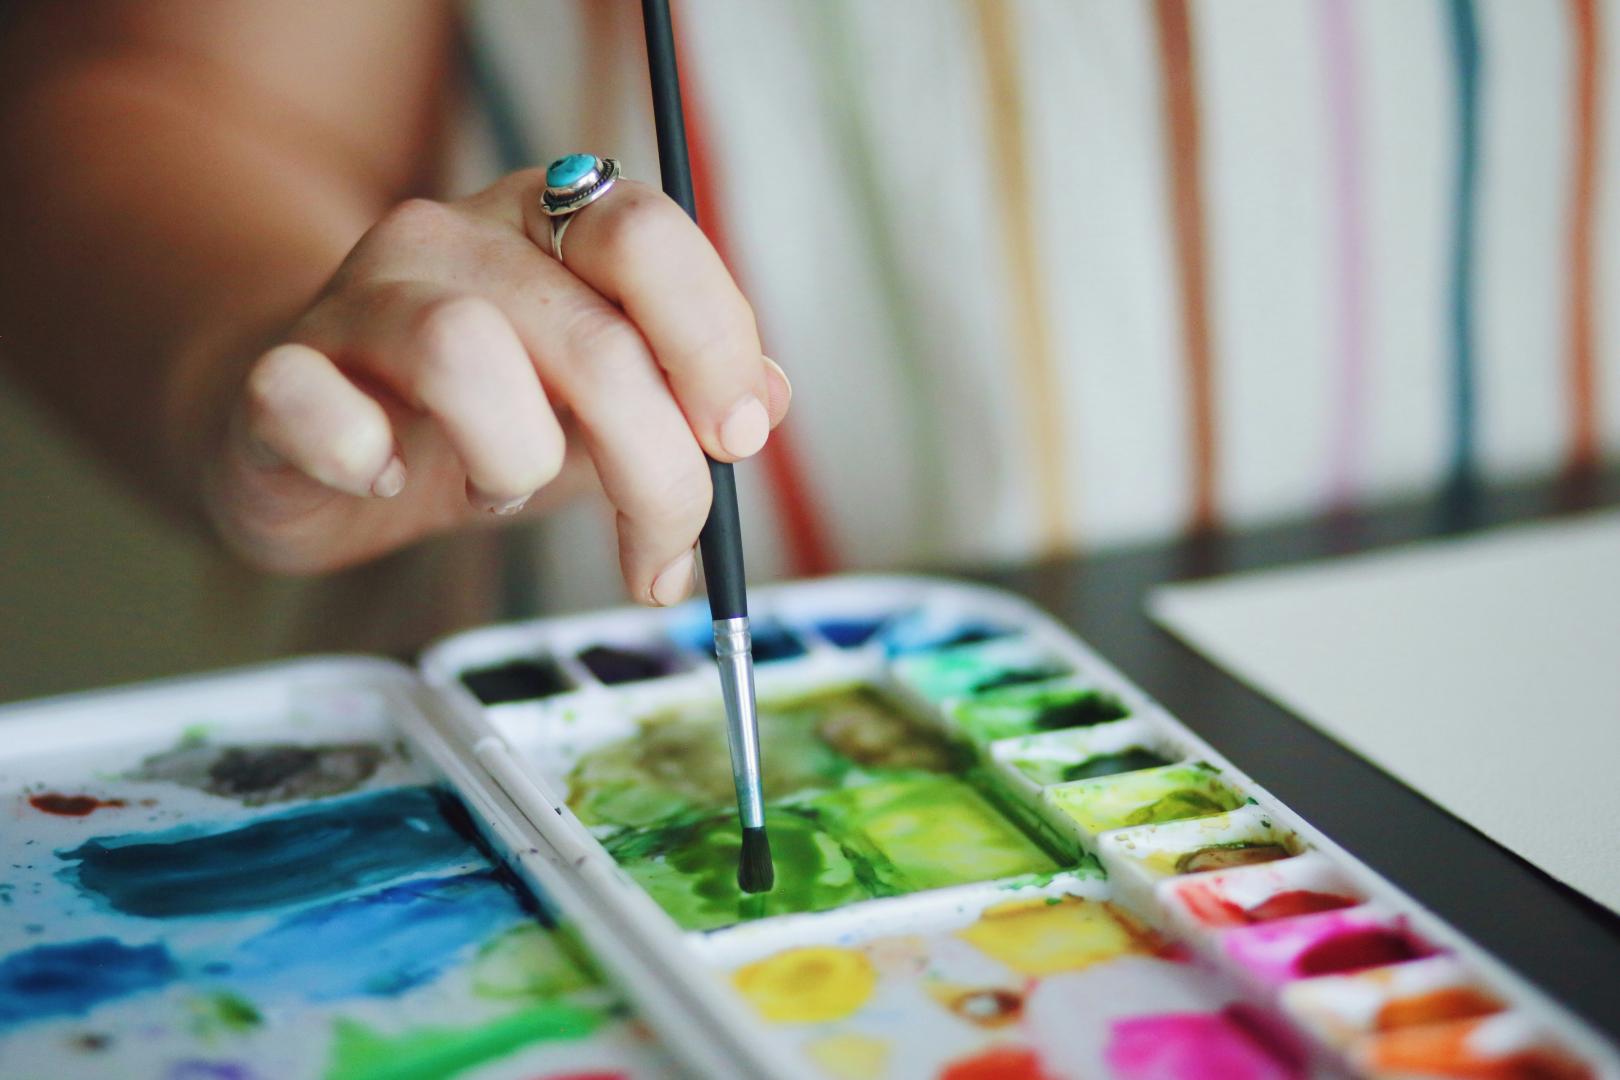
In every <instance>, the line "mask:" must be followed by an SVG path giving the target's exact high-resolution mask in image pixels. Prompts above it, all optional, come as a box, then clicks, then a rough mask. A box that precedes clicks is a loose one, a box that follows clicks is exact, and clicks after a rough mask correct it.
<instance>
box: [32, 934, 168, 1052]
mask: <svg viewBox="0 0 1620 1080" xmlns="http://www.w3.org/2000/svg"><path fill="white" fill-rule="evenodd" d="M178 974H179V967H178V966H177V965H176V964H175V962H174V957H172V956H171V955H169V950H168V949H166V948H164V947H163V946H162V945H125V944H123V943H122V942H120V941H117V940H115V939H113V938H110V937H99V938H87V939H85V940H83V941H70V942H66V943H63V944H60V945H36V946H35V947H34V948H32V949H25V950H23V951H22V952H19V953H12V954H11V955H10V956H8V957H6V958H5V959H3V960H0V1029H4V1028H6V1027H9V1026H12V1025H15V1024H19V1023H23V1022H26V1021H31V1020H43V1019H46V1018H48V1017H52V1016H83V1015H84V1014H85V1013H87V1012H89V1011H90V1010H91V1008H93V1007H94V1006H96V1005H99V1004H101V1003H102V1002H105V1001H113V1000H115V999H117V998H121V997H127V996H129V995H130V994H138V993H140V992H141V991H143V990H154V989H157V988H159V987H162V986H165V985H167V984H168V983H169V982H171V981H173V980H174V979H175V978H176V976H177V975H178Z"/></svg>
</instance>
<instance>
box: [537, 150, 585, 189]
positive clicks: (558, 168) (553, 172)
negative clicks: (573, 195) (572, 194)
mask: <svg viewBox="0 0 1620 1080" xmlns="http://www.w3.org/2000/svg"><path fill="white" fill-rule="evenodd" d="M594 168H596V157H595V156H594V155H592V154H569V155H568V156H567V157H560V158H558V159H557V160H556V161H553V162H552V163H551V164H550V166H548V167H547V168H546V184H547V186H549V187H568V186H569V185H571V184H577V183H579V182H580V181H581V180H583V179H584V178H585V177H586V176H587V175H588V174H589V173H590V171H591V170H592V169H594Z"/></svg>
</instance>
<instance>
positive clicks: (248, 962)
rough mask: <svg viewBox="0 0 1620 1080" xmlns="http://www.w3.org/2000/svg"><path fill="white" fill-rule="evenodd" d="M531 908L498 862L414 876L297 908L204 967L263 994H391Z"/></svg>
mask: <svg viewBox="0 0 1620 1080" xmlns="http://www.w3.org/2000/svg"><path fill="white" fill-rule="evenodd" d="M527 917H528V915H527V913H526V912H525V910H524V908H523V905H522V904H521V903H520V902H519V900H518V894H517V892H516V884H515V882H513V881H511V880H510V879H509V878H507V877H506V876H505V875H504V874H502V873H500V872H497V871H494V870H480V871H476V872H473V873H469V874H461V875H458V876H455V877H444V878H418V879H414V880H411V881H406V882H403V883H401V884H396V885H389V886H387V887H385V888H381V889H377V890H374V891H372V892H367V893H362V894H360V895H358V896H349V897H344V898H343V899H341V900H335V901H332V902H330V903H325V904H319V905H316V906H314V907H309V908H305V909H303V910H300V911H298V912H297V913H295V914H293V915H290V916H288V917H286V918H284V919H282V920H281V921H280V922H278V923H276V924H275V925H274V926H272V927H271V928H270V929H268V930H266V931H264V932H263V933H260V934H258V935H256V936H254V937H252V938H249V939H248V940H247V941H245V942H242V943H241V944H240V945H238V946H236V947H235V948H233V949H231V950H230V951H229V952H227V953H225V954H224V955H223V956H221V957H219V958H218V959H217V960H215V961H214V962H213V963H210V964H208V965H207V968H208V970H210V971H213V972H215V973H216V974H215V978H217V979H218V981H220V982H221V983H224V984H226V985H229V986H232V987H236V988H239V989H241V990H243V991H245V992H247V993H250V994H252V995H254V996H256V997H260V998H281V999H288V1000H300V1001H333V1000H339V999H344V998H352V997H386V996H394V995H397V994H401V993H404V992H405V991H407V990H410V989H412V988H414V987H417V986H422V985H424V984H425V983H428V982H430V981H432V980H433V979H434V978H436V977H438V976H439V975H440V974H441V973H442V972H443V971H444V970H445V969H446V968H448V967H449V966H450V965H451V964H452V963H454V962H457V961H458V960H460V959H461V958H462V956H463V955H464V954H465V953H466V951H467V950H469V949H472V948H474V947H475V946H477V945H478V944H479V943H481V942H485V941H488V940H489V939H491V938H492V937H494V936H495V935H497V934H499V933H501V932H503V931H505V930H506V929H508V928H510V927H512V926H514V925H516V924H518V923H520V922H521V921H522V920H524V919H526V918H527Z"/></svg>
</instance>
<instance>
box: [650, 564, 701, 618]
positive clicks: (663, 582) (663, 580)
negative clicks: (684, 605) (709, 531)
mask: <svg viewBox="0 0 1620 1080" xmlns="http://www.w3.org/2000/svg"><path fill="white" fill-rule="evenodd" d="M691 591H692V553H691V552H690V551H687V552H684V553H682V555H681V556H680V558H678V559H676V560H675V561H674V562H672V563H670V564H669V565H668V566H666V567H664V569H663V571H662V572H661V573H660V574H659V575H658V576H657V577H655V578H653V583H652V598H653V603H655V604H657V605H659V606H660V607H669V606H670V605H672V604H678V603H680V602H681V601H682V600H685V599H686V594H687V593H689V592H691Z"/></svg>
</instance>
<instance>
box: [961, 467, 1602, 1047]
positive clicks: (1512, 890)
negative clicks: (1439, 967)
mask: <svg viewBox="0 0 1620 1080" xmlns="http://www.w3.org/2000/svg"><path fill="white" fill-rule="evenodd" d="M1616 506H1620V470H1613V471H1608V472H1602V473H1597V474H1593V475H1588V476H1585V477H1581V478H1576V479H1568V478H1565V479H1558V480H1550V481H1546V482H1539V483H1528V484H1521V485H1517V486H1511V487H1475V486H1465V487H1458V488H1455V489H1452V490H1449V491H1447V492H1445V493H1443V494H1440V495H1438V496H1436V497H1434V498H1432V499H1422V500H1414V501H1410V502H1406V503H1402V504H1399V505H1392V506H1388V507H1384V508H1381V509H1374V510H1370V511H1368V512H1365V513H1357V514H1354V515H1339V516H1325V517H1323V518H1320V519H1316V520H1310V521H1301V522H1295V523H1291V524H1284V525H1278V526H1274V527H1268V528H1263V529H1256V530H1245V531H1243V532H1233V533H1229V534H1215V535H1209V536H1203V537H1197V538H1192V539H1188V540H1184V541H1179V542H1176V543H1169V544H1161V545H1155V546H1151V547H1142V548H1136V549H1131V550H1125V551H1120V552H1110V553H1107V554H1102V555H1096V556H1087V557H1081V558H1076V559H1065V560H1061V561H1054V562H1050V563H1042V564H1036V565H1029V566H1021V567H1017V568H1008V569H992V570H985V571H981V572H978V573H974V574H971V575H970V576H973V577H977V578H979V579H981V580H984V581H986V582H989V583H991V584H994V585H999V586H1001V587H1003V588H1007V589H1011V590H1013V591H1014V592H1018V593H1021V594H1023V595H1024V596H1026V597H1028V598H1030V599H1031V600H1033V601H1034V602H1035V603H1037V604H1039V605H1040V606H1041V607H1043V608H1045V609H1046V610H1048V611H1050V612H1052V613H1053V614H1054V615H1056V616H1057V617H1058V618H1060V619H1062V620H1063V621H1064V622H1065V623H1067V624H1068V625H1069V626H1070V627H1072V628H1073V629H1074V630H1075V631H1076V632H1077V633H1078V634H1079V635H1080V636H1081V637H1082V638H1084V639H1085V640H1086V641H1087V642H1089V643H1090V644H1091V645H1092V646H1094V647H1095V648H1096V649H1097V650H1098V651H1099V652H1101V653H1102V654H1103V655H1104V656H1105V657H1107V658H1108V659H1109V660H1110V661H1111V662H1113V663H1114V664H1115V665H1116V666H1118V667H1119V668H1120V669H1121V670H1122V671H1123V672H1124V673H1125V674H1126V675H1127V676H1129V677H1130V678H1131V679H1133V680H1135V682H1136V683H1137V684H1138V685H1139V686H1141V687H1142V688H1143V689H1144V690H1146V691H1147V692H1148V693H1149V694H1152V695H1153V696H1154V697H1155V698H1157V699H1158V700H1159V701H1160V702H1161V703H1162V704H1163V705H1164V706H1165V707H1166V708H1167V709H1169V710H1170V711H1171V712H1172V713H1174V714H1175V715H1176V716H1177V717H1179V718H1180V719H1181V720H1182V722H1184V723H1185V724H1187V726H1188V727H1190V728H1192V729H1193V730H1194V731H1196V732H1197V733H1198V734H1200V735H1202V736H1203V737H1204V738H1205V739H1207V740H1208V741H1209V742H1210V743H1211V744H1212V745H1213V746H1215V747H1216V748H1217V749H1218V750H1220V751H1221V752H1222V753H1223V754H1225V755H1226V756H1227V757H1228V758H1229V759H1230V760H1231V761H1232V762H1233V764H1235V765H1237V766H1238V767H1239V768H1241V769H1243V770H1244V771H1246V772H1247V773H1249V774H1250V775H1251V776H1253V777H1254V778H1255V779H1256V780H1257V781H1259V782H1260V783H1261V784H1263V785H1265V786H1266V787H1267V788H1268V789H1269V790H1270V791H1271V792H1272V794H1274V795H1276V796H1277V797H1278V798H1279V799H1281V800H1282V801H1283V802H1285V803H1287V804H1288V805H1289V806H1291V807H1292V808H1293V809H1294V810H1295V811H1297V812H1298V813H1299V814H1301V815H1302V816H1303V817H1304V818H1306V820H1308V821H1310V822H1311V823H1312V824H1314V825H1315V826H1317V827H1318V828H1320V829H1321V830H1322V831H1323V832H1325V833H1326V834H1327V835H1329V836H1331V837H1332V838H1333V839H1334V840H1336V841H1338V842H1339V843H1340V844H1342V845H1344V847H1345V848H1346V849H1348V850H1349V851H1351V852H1353V853H1354V854H1355V855H1356V856H1357V857H1359V858H1360V859H1362V861H1364V862H1365V863H1366V864H1367V865H1369V866H1371V867H1372V868H1373V869H1374V870H1377V871H1378V872H1379V873H1381V874H1383V875H1384V876H1385V877H1387V878H1388V879H1389V880H1391V881H1393V882H1394V883H1395V884H1396V885H1398V886H1400V887H1401V888H1403V889H1404V890H1405V891H1406V892H1407V893H1408V894H1410V895H1411V896H1412V897H1413V898H1415V899H1416V900H1417V901H1418V902H1419V903H1421V904H1423V905H1425V906H1426V907H1428V908H1429V909H1430V910H1432V911H1434V912H1435V913H1436V914H1437V915H1439V916H1440V917H1441V918H1443V919H1445V920H1446V921H1447V922H1449V923H1450V924H1451V925H1452V926H1454V927H1456V928H1457V929H1458V930H1460V931H1462V932H1463V933H1464V934H1467V935H1468V936H1469V937H1471V938H1473V939H1474V940H1475V941H1477V942H1479V943H1480V944H1481V945H1483V946H1484V947H1485V948H1486V949H1488V950H1489V951H1490V952H1492V953H1494V954H1495V955H1496V956H1497V958H1498V959H1500V960H1502V961H1503V962H1505V963H1506V964H1508V965H1509V966H1510V967H1512V968H1514V969H1516V970H1517V971H1518V972H1519V973H1520V974H1522V975H1523V976H1525V977H1526V978H1528V979H1529V980H1530V981H1531V982H1533V983H1536V984H1537V985H1539V986H1540V987H1541V988H1542V989H1543V990H1545V991H1546V992H1547V993H1549V994H1550V995H1551V996H1552V997H1554V998H1556V999H1557V1000H1559V1001H1561V1002H1563V1003H1564V1004H1566V1005H1568V1006H1569V1007H1570V1008H1571V1009H1573V1010H1574V1011H1575V1012H1577V1013H1579V1014H1581V1015H1583V1016H1585V1017H1586V1018H1587V1019H1588V1020H1590V1021H1591V1022H1592V1023H1593V1024H1594V1025H1595V1026H1596V1027H1598V1028H1599V1029H1600V1030H1602V1031H1603V1032H1605V1033H1606V1034H1607V1035H1608V1036H1609V1037H1610V1038H1611V1039H1614V1040H1616V1041H1620V916H1616V915H1615V914H1614V913H1613V912H1611V911H1609V910H1608V909H1607V908H1604V907H1602V906H1601V905H1599V904H1596V903H1594V902H1593V901H1591V900H1588V899H1587V898H1585V897H1584V896H1582V895H1581V894H1579V893H1577V892H1575V891H1574V890H1572V889H1570V888H1568V887H1567V886H1565V885H1562V884H1560V883H1559V882H1557V881H1555V880H1553V879H1552V878H1550V877H1549V876H1547V875H1546V874H1544V873H1543V872H1541V871H1540V870H1537V869H1536V868H1535V867H1533V866H1531V865H1530V864H1529V863H1528V862H1525V861H1524V860H1523V859H1521V858H1519V857H1518V856H1516V855H1514V854H1513V853H1512V852H1510V851H1508V850H1507V849H1506V848H1504V847H1502V846H1500V845H1499V844H1497V843H1496V842H1495V841H1493V840H1490V839H1489V838H1487V837H1486V836H1485V835H1484V834H1482V833H1480V832H1478V831H1476V830H1475V829H1474V828H1472V827H1471V826H1469V825H1467V824H1465V823H1463V822H1462V821H1461V820H1459V819H1458V818H1455V817H1453V816H1452V815H1451V814H1450V813H1448V812H1447V811H1445V810H1443V809H1441V808H1440V807H1438V806H1436V805H1435V804H1434V803H1432V802H1430V801H1429V800H1428V799H1427V798H1425V797H1424V796H1422V795H1420V794H1418V793H1417V792H1416V791H1414V790H1412V789H1411V788H1409V787H1407V786H1406V785H1405V784H1403V783H1401V782H1400V781H1398V780H1396V779H1394V778H1393V777H1391V776H1389V775H1388V774H1386V773H1384V772H1383V771H1382V770H1380V769H1379V768H1378V767H1377V766H1375V765H1373V764H1371V763H1369V762H1367V761H1366V760H1364V759H1362V758H1361V757H1358V756H1357V755H1356V754H1355V753H1353V752H1352V751H1350V750H1348V749H1346V748H1345V747H1343V746H1341V745H1340V744H1338V743H1336V742H1334V741H1332V740H1331V739H1329V738H1328V737H1327V736H1325V735H1323V734H1321V733H1320V732H1318V731H1317V730H1316V729H1315V728H1312V727H1310V726H1309V725H1307V724H1306V723H1304V722H1303V721H1302V720H1300V719H1299V718H1297V717H1296V716H1294V715H1293V714H1291V713H1289V712H1288V711H1287V710H1285V709H1283V708H1282V707H1281V706H1279V705H1277V704H1275V703H1274V702H1272V701H1271V700H1270V699H1268V698H1266V697H1264V696H1262V695H1261V694H1259V693H1258V692H1256V691H1254V690H1252V689H1250V688H1249V687H1247V686H1245V685H1244V684H1242V683H1240V682H1239V681H1238V680H1237V679H1235V678H1233V677H1232V676H1231V675H1228V674H1226V673H1225V672H1224V671H1223V670H1222V669H1220V668H1218V667H1216V666H1215V665H1214V664H1212V663H1210V662H1209V661H1207V660H1205V659H1204V658H1203V657H1202V656H1200V655H1199V654H1198V653H1196V652H1194V651H1193V650H1192V649H1190V648H1188V647H1187V646H1185V645H1183V644H1182V643H1181V642H1180V641H1178V640H1177V639H1176V638H1174V637H1173V636H1171V635H1170V634H1169V633H1168V632H1167V631H1165V630H1163V629H1161V628H1160V627H1158V626H1157V625H1156V624H1154V623H1153V622H1152V621H1151V620H1149V618H1148V616H1147V614H1146V608H1145V606H1144V604H1145V600H1146V593H1147V591H1148V590H1149V589H1151V588H1153V587H1154V586H1156V585H1160V584H1163V583H1166V582H1170V581H1184V580H1191V579H1195V578H1202V577H1211V576H1214V575H1217V574H1223V573H1230V572H1233V571H1238V570H1249V569H1257V568H1261V567H1271V566H1283V565H1287V564H1290V563H1297V562H1303V561H1307V560H1315V559H1323V558H1327V557H1330V556H1333V555H1342V554H1347V553H1351V552H1358V551H1367V550H1373V549H1376V548H1380V547H1388V546H1391V545H1396V544H1404V543H1411V542H1414V541H1420V540H1428V539H1435V538H1439V537H1445V536H1455V535H1461V534H1466V533H1471V532H1477V531H1480V530H1484V529H1489V528H1493V527H1496V526H1501V525H1505V524H1510V523H1516V522H1526V521H1534V520H1541V519H1552V518H1556V517H1559V516H1563V515H1568V514H1574V513H1580V512H1582V511H1586V510H1592V509H1598V508H1603V507H1616ZM1616 556H1617V558H1616V570H1615V572H1616V573H1620V552H1617V553H1616ZM1616 645H1617V646H1620V642H1617V643H1616ZM1616 651H1617V653H1620V648H1617V650H1616ZM1617 659H1620V657H1617ZM1592 722H1593V723H1594V724H1596V723H1615V722H1620V717H1593V718H1592ZM1466 752H1473V753H1492V752H1495V751H1494V750H1493V749H1492V748H1489V747H1476V748H1472V749H1470V750H1468V751H1466ZM1614 827H1615V828H1620V822H1617V823H1615V825H1614Z"/></svg>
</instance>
